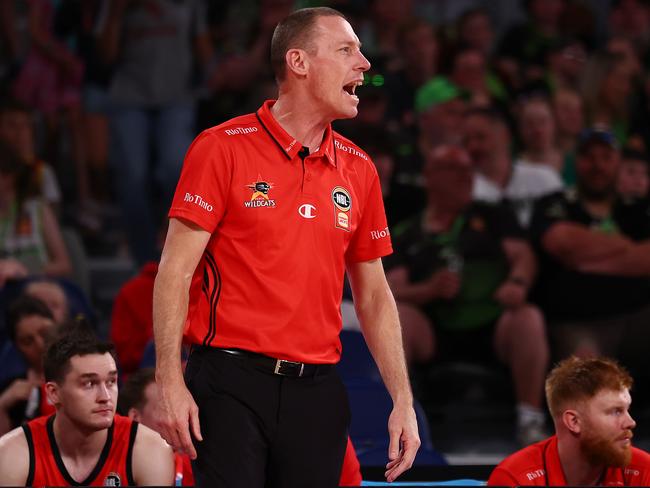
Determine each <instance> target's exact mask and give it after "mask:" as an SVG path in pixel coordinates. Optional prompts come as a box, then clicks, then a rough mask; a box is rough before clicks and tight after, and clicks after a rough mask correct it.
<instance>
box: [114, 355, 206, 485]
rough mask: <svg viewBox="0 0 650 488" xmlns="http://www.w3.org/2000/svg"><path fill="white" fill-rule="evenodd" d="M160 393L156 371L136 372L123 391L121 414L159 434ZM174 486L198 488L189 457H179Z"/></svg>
mask: <svg viewBox="0 0 650 488" xmlns="http://www.w3.org/2000/svg"><path fill="white" fill-rule="evenodd" d="M160 402H161V398H160V390H159V389H158V385H157V384H156V371H155V369H154V368H145V369H141V370H139V371H136V372H135V373H133V374H132V375H130V376H129V378H128V380H127V381H126V382H125V383H124V385H123V386H122V388H120V394H119V397H118V401H117V413H119V414H120V415H123V416H125V417H129V418H130V419H131V420H133V421H135V422H140V423H141V424H142V425H145V426H147V427H149V428H150V429H152V430H155V431H156V432H158V431H159V429H160V420H159V419H160V413H159V411H158V405H159V404H160ZM174 464H175V471H174V474H175V480H174V486H194V474H193V473H192V465H191V463H190V458H189V456H188V455H187V454H179V453H176V454H175V463H174Z"/></svg>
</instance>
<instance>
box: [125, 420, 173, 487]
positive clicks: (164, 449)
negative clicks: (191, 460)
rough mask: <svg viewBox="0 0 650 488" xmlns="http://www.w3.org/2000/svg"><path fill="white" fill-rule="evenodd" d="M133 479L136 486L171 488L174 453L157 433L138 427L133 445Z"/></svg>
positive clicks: (142, 426)
mask: <svg viewBox="0 0 650 488" xmlns="http://www.w3.org/2000/svg"><path fill="white" fill-rule="evenodd" d="M132 462H133V465H132V467H133V478H134V481H135V483H136V484H137V485H138V486H172V485H173V484H174V452H173V451H172V448H171V446H170V445H169V444H167V443H166V442H165V441H164V439H163V438H162V437H160V434H158V432H154V431H153V430H151V429H149V428H148V427H146V426H144V425H142V424H140V425H138V434H137V436H136V438H135V442H134V443H133V461H132Z"/></svg>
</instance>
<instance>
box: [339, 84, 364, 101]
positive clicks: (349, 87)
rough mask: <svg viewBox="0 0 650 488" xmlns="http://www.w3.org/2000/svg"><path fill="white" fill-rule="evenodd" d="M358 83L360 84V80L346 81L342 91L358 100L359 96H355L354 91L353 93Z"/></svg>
mask: <svg viewBox="0 0 650 488" xmlns="http://www.w3.org/2000/svg"><path fill="white" fill-rule="evenodd" d="M359 85H361V82H360V81H352V82H350V83H348V84H347V85H344V86H343V91H344V92H345V93H346V94H347V95H349V96H350V97H351V98H353V99H354V100H356V101H359V97H358V96H356V95H355V93H354V92H355V90H356V89H357V87H358V86H359Z"/></svg>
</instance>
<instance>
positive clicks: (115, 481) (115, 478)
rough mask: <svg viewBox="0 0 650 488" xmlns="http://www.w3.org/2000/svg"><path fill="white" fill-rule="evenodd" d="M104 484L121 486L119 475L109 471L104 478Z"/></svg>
mask: <svg viewBox="0 0 650 488" xmlns="http://www.w3.org/2000/svg"><path fill="white" fill-rule="evenodd" d="M104 486H122V480H121V479H120V475H119V474H117V473H116V472H114V471H112V472H110V473H109V474H108V476H107V477H106V479H105V480H104Z"/></svg>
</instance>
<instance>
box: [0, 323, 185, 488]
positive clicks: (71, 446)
mask: <svg viewBox="0 0 650 488" xmlns="http://www.w3.org/2000/svg"><path fill="white" fill-rule="evenodd" d="M43 369H44V372H45V380H46V389H47V394H48V398H49V400H50V401H51V402H52V403H53V404H54V407H55V409H56V413H55V414H54V415H52V416H49V417H39V418H37V419H35V420H32V421H30V422H29V423H27V424H25V425H23V426H22V427H19V428H17V429H14V430H12V431H11V432H9V433H8V434H6V435H4V436H3V437H1V438H0V486H70V485H84V486H126V485H129V486H132V485H158V486H161V485H169V486H171V485H172V484H173V481H174V458H173V452H172V450H171V448H170V447H169V446H168V445H167V443H166V442H165V441H164V440H163V439H162V438H161V437H160V436H159V435H158V434H157V433H156V432H154V431H152V430H151V429H149V428H148V427H145V426H143V425H140V424H138V423H137V422H133V421H132V420H131V419H128V418H125V417H121V416H119V415H115V407H116V403H117V367H116V365H115V359H114V357H113V346H112V345H111V344H107V343H102V342H99V341H97V339H96V338H95V337H94V336H93V335H92V334H91V333H90V332H88V331H87V330H86V329H82V328H81V327H68V328H66V330H65V331H63V332H62V333H61V335H60V336H59V337H58V338H57V339H56V340H55V341H54V342H53V343H52V344H51V345H50V346H49V348H48V349H47V352H46V354H45V359H44V367H43Z"/></svg>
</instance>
